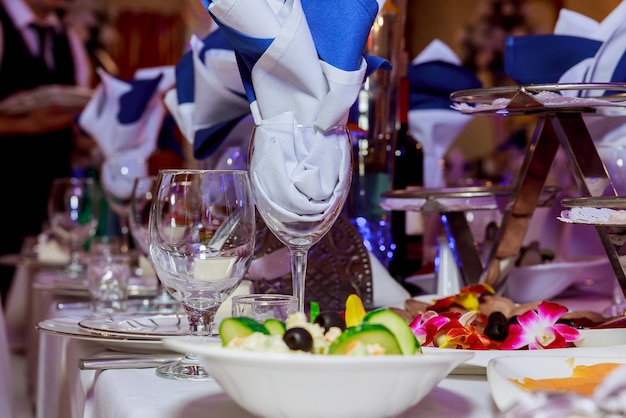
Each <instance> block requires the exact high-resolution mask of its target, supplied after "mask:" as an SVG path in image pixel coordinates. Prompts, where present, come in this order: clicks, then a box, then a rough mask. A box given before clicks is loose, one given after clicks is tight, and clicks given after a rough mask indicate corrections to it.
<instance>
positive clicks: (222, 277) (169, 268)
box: [148, 170, 255, 380]
mask: <svg viewBox="0 0 626 418" xmlns="http://www.w3.org/2000/svg"><path fill="white" fill-rule="evenodd" d="M254 213H255V212H254V202H253V198H252V192H251V190H250V182H249V179H248V174H247V172H245V171H241V170H234V171H218V170H162V171H160V172H159V176H158V179H157V186H156V195H155V197H154V200H153V203H152V208H151V213H150V223H149V227H148V248H149V250H150V257H151V259H152V263H153V265H154V269H155V271H156V274H157V277H158V278H159V280H161V282H162V283H163V285H164V286H165V287H166V288H167V290H168V291H169V292H170V294H171V295H172V296H174V298H175V299H176V300H178V301H179V302H180V303H181V304H182V305H183V307H184V309H185V311H186V313H187V316H188V319H189V332H190V334H191V335H192V336H198V337H203V336H211V335H212V327H213V323H214V319H215V313H216V312H217V310H218V308H219V307H220V305H221V304H222V302H224V300H225V299H226V298H228V296H230V295H231V294H232V293H233V291H234V290H235V289H236V288H237V286H238V285H239V283H240V282H241V280H242V279H243V277H244V275H245V273H246V271H247V269H248V266H249V265H250V262H251V260H252V256H253V254H254V239H255V220H254V216H255V215H254ZM157 375H159V376H161V377H166V378H172V379H181V380H189V379H191V380H205V379H207V378H209V377H210V376H209V375H208V373H207V372H206V371H205V370H204V369H202V367H201V366H200V365H199V363H198V361H197V360H196V359H195V357H194V356H193V354H188V355H186V356H185V357H183V358H182V359H181V360H180V361H179V362H175V363H172V364H166V365H163V366H161V367H159V368H158V369H157Z"/></svg>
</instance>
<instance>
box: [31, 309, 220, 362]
mask: <svg viewBox="0 0 626 418" xmlns="http://www.w3.org/2000/svg"><path fill="white" fill-rule="evenodd" d="M82 319H84V317H82V316H81V317H76V316H73V317H72V316H68V317H59V318H52V319H46V320H44V321H41V322H39V323H38V324H37V325H36V328H37V330H38V331H39V332H43V333H46V334H50V335H57V336H62V337H69V338H74V339H78V340H86V341H93V342H97V343H100V344H101V345H102V346H104V347H105V348H108V349H110V350H114V351H124V352H128V353H163V352H171V351H172V350H170V349H168V348H166V347H164V346H163V345H162V344H161V338H156V337H147V338H133V337H124V336H118V335H103V334H95V333H91V332H88V331H86V330H84V329H82V328H80V326H79V325H78V322H79V321H81V320H82ZM216 341H217V340H216Z"/></svg>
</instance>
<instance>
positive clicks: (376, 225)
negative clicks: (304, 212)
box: [344, 0, 406, 267]
mask: <svg viewBox="0 0 626 418" xmlns="http://www.w3.org/2000/svg"><path fill="white" fill-rule="evenodd" d="M405 2H406V0H388V1H386V2H385V3H384V5H383V8H382V9H381V11H380V13H379V16H378V18H377V19H376V21H375V22H374V24H373V26H372V29H371V31H370V34H369V38H368V42H367V45H366V48H365V50H364V51H363V52H364V53H365V54H369V55H375V56H378V57H382V58H385V59H387V60H388V61H389V62H391V64H392V66H393V69H392V70H378V71H375V72H374V73H372V74H371V75H370V76H369V77H368V78H367V80H366V81H365V83H364V84H363V87H362V88H361V91H360V92H359V97H358V98H357V100H356V102H355V103H354V106H353V107H352V109H351V112H350V122H351V123H350V124H349V126H348V127H349V129H350V135H351V137H352V147H353V155H354V171H353V176H352V188H351V192H350V196H349V198H348V201H347V202H346V205H345V207H344V209H345V211H346V212H347V215H348V216H349V217H350V219H351V220H352V221H353V223H354V224H355V225H356V227H357V228H358V229H359V232H360V233H361V235H362V237H363V242H364V244H365V246H366V247H367V248H368V250H370V251H371V252H372V254H373V255H374V256H376V257H377V258H378V259H379V261H380V262H381V263H382V264H383V265H384V266H385V267H388V266H389V261H390V259H391V256H392V253H393V248H392V242H391V228H390V219H389V217H390V214H389V212H387V211H385V210H384V209H382V208H381V206H380V200H381V194H382V193H384V192H386V191H389V190H391V189H392V173H393V164H394V161H393V158H394V157H393V152H394V149H395V142H396V134H397V122H398V118H397V108H398V96H397V90H398V80H399V79H400V77H401V76H402V75H403V71H404V69H405V68H406V57H405V56H404V22H405V10H406V7H405V6H404V4H405Z"/></svg>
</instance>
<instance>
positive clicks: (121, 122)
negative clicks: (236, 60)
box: [78, 66, 175, 199]
mask: <svg viewBox="0 0 626 418" xmlns="http://www.w3.org/2000/svg"><path fill="white" fill-rule="evenodd" d="M98 74H99V76H100V79H101V82H100V84H99V85H98V86H97V88H96V90H95V92H94V95H93V96H92V98H91V100H90V101H89V103H88V104H87V106H86V107H85V109H84V110H83V112H82V113H81V114H80V117H79V119H78V123H79V126H80V127H81V128H82V129H83V130H84V131H85V132H86V133H87V134H89V135H90V136H91V137H92V138H93V139H94V140H95V141H96V142H97V144H98V146H99V148H100V150H101V151H102V153H103V155H104V163H103V166H102V172H101V181H102V184H103V186H104V187H106V189H107V190H108V191H109V192H111V193H112V194H113V195H115V196H116V197H118V198H120V199H125V198H128V197H129V196H130V193H131V191H132V184H133V180H134V179H135V178H136V177H140V176H144V175H147V159H148V157H149V156H150V154H152V153H153V152H154V151H155V150H156V147H157V140H158V137H159V131H160V129H161V125H162V123H163V118H164V116H165V107H164V106H163V101H162V98H161V96H162V94H163V93H164V92H165V91H166V90H167V89H169V88H170V87H171V86H172V85H173V83H174V79H175V78H174V68H173V67H170V66H166V67H154V68H143V69H140V70H137V72H136V73H135V74H134V77H133V79H132V80H130V81H124V80H120V79H118V78H116V77H113V76H111V75H110V74H107V73H106V72H105V71H103V70H102V69H98Z"/></svg>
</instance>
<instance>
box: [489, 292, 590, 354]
mask: <svg viewBox="0 0 626 418" xmlns="http://www.w3.org/2000/svg"><path fill="white" fill-rule="evenodd" d="M565 312H567V308H566V307H564V306H561V305H558V304H556V303H550V302H541V303H540V304H539V306H537V311H533V310H531V311H527V312H525V313H523V314H522V315H520V316H518V317H517V322H518V324H512V325H510V326H509V334H508V336H507V338H506V339H505V340H504V341H503V342H502V344H501V345H500V349H502V350H516V349H519V348H523V347H525V346H528V349H529V350H541V349H544V348H565V347H567V343H569V342H574V341H577V340H578V339H580V333H579V332H578V330H577V329H575V328H573V327H571V326H569V325H565V324H557V323H556V322H557V321H558V319H559V318H560V317H561V315H563V314H564V313H565Z"/></svg>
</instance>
